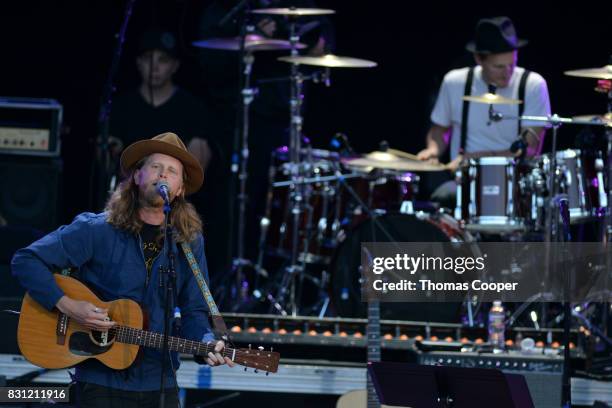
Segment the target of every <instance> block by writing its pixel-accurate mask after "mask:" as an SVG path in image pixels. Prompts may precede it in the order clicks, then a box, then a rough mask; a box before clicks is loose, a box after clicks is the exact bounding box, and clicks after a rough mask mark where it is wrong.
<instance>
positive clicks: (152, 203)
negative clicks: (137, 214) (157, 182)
mask: <svg viewBox="0 0 612 408" xmlns="http://www.w3.org/2000/svg"><path fill="white" fill-rule="evenodd" d="M138 202H139V204H140V207H141V208H142V207H154V208H157V207H163V206H164V200H163V199H162V198H161V196H160V195H159V193H158V192H157V189H156V187H155V186H154V185H150V186H149V187H148V188H147V189H146V190H145V191H142V190H140V191H139V194H138Z"/></svg>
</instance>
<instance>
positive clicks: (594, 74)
mask: <svg viewBox="0 0 612 408" xmlns="http://www.w3.org/2000/svg"><path fill="white" fill-rule="evenodd" d="M564 74H565V75H569V76H573V77H581V78H594V79H612V65H606V66H605V67H601V68H585V69H574V70H571V71H565V72H564Z"/></svg>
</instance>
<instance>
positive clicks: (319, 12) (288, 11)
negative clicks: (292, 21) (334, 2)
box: [251, 7, 336, 17]
mask: <svg viewBox="0 0 612 408" xmlns="http://www.w3.org/2000/svg"><path fill="white" fill-rule="evenodd" d="M251 13H253V14H270V15H277V16H293V17H301V16H323V15H326V14H335V13H336V12H335V11H334V10H331V9H320V8H296V7H290V8H264V9H255V10H251Z"/></svg>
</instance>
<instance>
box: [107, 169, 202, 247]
mask: <svg viewBox="0 0 612 408" xmlns="http://www.w3.org/2000/svg"><path fill="white" fill-rule="evenodd" d="M147 159H148V157H145V158H143V159H141V160H140V161H139V162H138V163H137V164H136V165H135V166H134V168H133V169H132V170H131V171H130V172H129V174H128V176H127V177H126V178H125V179H124V180H123V181H122V182H121V183H120V184H119V186H118V187H117V189H116V190H115V191H114V192H113V194H112V195H111V196H110V198H109V199H108V201H107V202H106V206H105V207H104V211H106V221H107V222H108V223H109V224H111V225H113V226H114V227H117V228H119V229H122V230H125V231H128V232H130V233H132V234H138V233H140V229H141V228H142V225H143V222H142V220H141V219H140V217H139V215H138V209H139V201H138V186H137V185H136V182H135V181H134V173H135V172H136V170H138V169H140V168H141V167H142V166H143V165H144V163H145V162H146V160H147ZM183 178H185V175H183ZM171 208H172V211H171V212H170V224H171V225H172V227H173V231H174V233H173V238H174V239H175V240H176V242H187V243H189V242H192V241H194V240H195V239H196V238H197V236H198V234H200V233H202V219H201V218H200V216H199V215H198V213H197V211H196V209H195V207H194V206H193V204H191V203H190V202H188V201H187V200H185V197H183V196H182V195H181V196H176V197H175V198H174V200H173V201H172V205H171Z"/></svg>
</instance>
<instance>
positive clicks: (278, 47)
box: [193, 34, 306, 52]
mask: <svg viewBox="0 0 612 408" xmlns="http://www.w3.org/2000/svg"><path fill="white" fill-rule="evenodd" d="M241 42H242V38H241V37H229V38H209V39H206V40H199V41H194V42H193V45H194V46H195V47H198V48H209V49H213V50H228V51H240V43H241ZM244 47H245V49H246V50H247V51H251V52H255V51H282V50H290V49H291V43H290V42H289V41H287V40H278V39H273V38H266V37H263V36H261V35H257V34H248V35H247V36H246V42H245V44H244ZM296 48H297V49H302V48H306V44H302V43H297V44H296Z"/></svg>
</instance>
